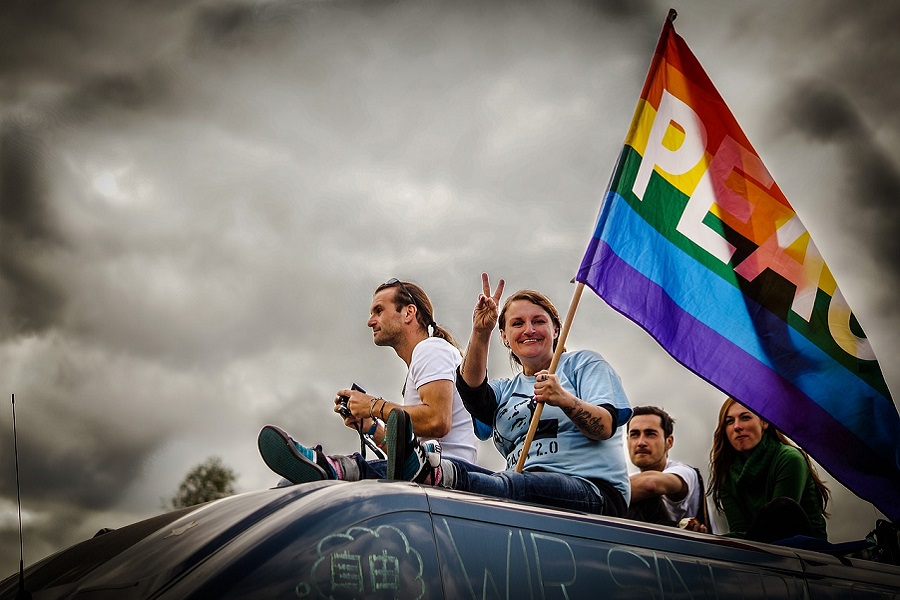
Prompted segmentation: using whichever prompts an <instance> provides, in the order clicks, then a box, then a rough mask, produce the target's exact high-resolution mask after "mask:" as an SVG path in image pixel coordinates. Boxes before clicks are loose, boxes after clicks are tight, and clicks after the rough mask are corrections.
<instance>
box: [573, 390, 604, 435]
mask: <svg viewBox="0 0 900 600" xmlns="http://www.w3.org/2000/svg"><path fill="white" fill-rule="evenodd" d="M563 412H565V413H566V414H567V415H568V416H569V418H570V419H571V420H572V422H573V423H575V425H576V426H577V427H578V429H580V430H581V431H582V432H583V433H584V434H585V435H586V436H588V437H589V438H592V439H598V440H599V439H603V438H604V437H605V436H606V426H605V425H604V424H603V418H602V417H600V416H595V415H593V414H591V412H590V411H589V410H588V409H587V408H585V406H584V402H582V401H581V400H580V399H576V400H575V405H574V406H572V407H571V408H568V409H563Z"/></svg>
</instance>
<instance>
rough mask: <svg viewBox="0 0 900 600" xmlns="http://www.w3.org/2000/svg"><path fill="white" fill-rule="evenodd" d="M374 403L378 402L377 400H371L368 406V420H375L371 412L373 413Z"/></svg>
mask: <svg viewBox="0 0 900 600" xmlns="http://www.w3.org/2000/svg"><path fill="white" fill-rule="evenodd" d="M376 402H378V398H372V402H371V403H370V404H369V418H370V419H374V418H375V415H374V414H373V412H374V411H375V403H376ZM370 435H371V434H370Z"/></svg>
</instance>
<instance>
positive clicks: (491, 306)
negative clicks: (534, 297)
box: [472, 273, 505, 335]
mask: <svg viewBox="0 0 900 600" xmlns="http://www.w3.org/2000/svg"><path fill="white" fill-rule="evenodd" d="M504 283H505V282H504V281H503V280H502V279H501V280H500V281H499V282H498V283H497V289H496V290H495V291H494V293H493V294H491V282H490V280H489V279H488V274H487V273H482V274H481V287H482V290H483V292H482V293H481V294H479V296H478V301H477V302H476V303H475V312H474V313H473V314H472V331H473V332H478V333H481V334H487V335H490V333H491V332H492V331H493V330H494V327H496V326H497V318H498V314H499V308H498V307H499V305H500V296H501V295H502V294H503V286H504Z"/></svg>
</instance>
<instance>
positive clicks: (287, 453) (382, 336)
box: [258, 279, 476, 483]
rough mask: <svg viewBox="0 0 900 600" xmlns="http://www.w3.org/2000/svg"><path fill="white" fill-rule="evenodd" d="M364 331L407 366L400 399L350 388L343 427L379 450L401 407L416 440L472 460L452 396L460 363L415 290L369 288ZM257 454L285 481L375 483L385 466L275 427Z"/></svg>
mask: <svg viewBox="0 0 900 600" xmlns="http://www.w3.org/2000/svg"><path fill="white" fill-rule="evenodd" d="M367 325H368V327H370V328H371V329H372V338H373V341H374V342H375V345H376V346H384V347H388V348H392V349H393V350H394V351H395V352H396V353H397V356H399V357H400V358H401V359H403V362H405V363H406V365H407V366H408V367H409V372H408V374H407V377H406V381H405V382H404V384H403V393H402V396H403V397H402V398H401V399H400V400H399V401H397V402H391V401H388V400H385V399H384V398H381V397H376V396H372V395H369V394H367V393H365V392H363V391H360V390H355V389H342V390H338V392H337V397H336V398H335V399H334V403H335V406H334V411H335V412H336V413H339V414H341V416H342V417H343V418H344V424H345V425H347V427H350V428H352V429H356V430H358V431H360V432H365V434H366V435H368V436H369V438H371V439H372V440H373V441H374V442H375V443H376V444H378V445H379V446H382V447H383V444H384V433H385V430H384V422H385V421H386V419H387V417H388V415H389V414H390V412H391V410H393V409H394V408H400V407H402V408H403V409H404V410H405V411H406V412H407V413H408V414H409V417H410V419H411V421H412V426H413V429H414V431H415V432H416V435H418V436H419V437H420V438H422V439H425V440H437V441H438V442H439V444H440V447H441V451H442V452H443V453H444V454H445V455H449V456H455V457H458V458H460V459H463V460H466V461H469V462H475V456H476V441H475V430H474V427H473V425H472V418H471V417H470V416H469V413H468V412H466V409H465V408H464V407H463V404H462V400H461V399H460V396H459V393H458V392H457V391H456V386H455V379H456V368H457V367H458V366H459V364H460V362H461V361H462V356H461V355H460V352H459V349H458V348H457V346H456V342H455V341H454V340H453V337H452V336H451V335H450V332H449V331H447V330H446V329H444V328H443V327H441V326H440V325H438V324H437V323H436V322H435V320H434V307H433V306H432V303H431V300H430V299H429V297H428V295H427V294H426V293H425V291H424V290H423V289H422V288H421V287H419V286H418V285H416V284H414V283H411V282H408V281H401V280H399V279H391V280H389V281H387V282H386V283H383V284H381V285H380V286H378V288H377V289H376V290H375V293H374V295H373V298H372V305H371V308H370V310H369V321H368V323H367ZM258 445H259V451H260V454H261V455H262V458H263V460H264V461H265V463H266V465H268V466H269V468H270V469H272V470H273V471H275V472H276V473H278V474H279V475H281V476H282V477H284V478H285V479H286V480H288V481H290V482H292V483H303V482H307V481H316V480H321V479H343V480H347V481H357V480H359V479H380V478H384V477H385V474H386V462H385V461H383V460H381V461H366V460H365V459H364V458H363V457H362V456H361V455H360V454H358V453H356V454H353V455H350V456H345V455H331V456H329V455H326V454H325V453H324V451H323V450H322V447H321V446H316V447H311V448H310V447H307V446H304V445H302V444H300V443H298V442H296V441H295V440H294V439H292V438H291V437H290V436H289V435H288V434H287V433H286V432H285V431H284V430H282V429H280V428H279V427H276V426H275V425H266V426H265V427H263V428H262V430H261V431H260V433H259V438H258Z"/></svg>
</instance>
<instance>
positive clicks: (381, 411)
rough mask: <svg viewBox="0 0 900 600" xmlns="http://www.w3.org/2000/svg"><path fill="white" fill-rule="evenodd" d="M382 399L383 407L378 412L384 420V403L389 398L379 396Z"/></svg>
mask: <svg viewBox="0 0 900 600" xmlns="http://www.w3.org/2000/svg"><path fill="white" fill-rule="evenodd" d="M379 400H381V408H380V409H379V410H378V414H379V415H380V416H381V420H382V421H384V405H385V404H387V400H385V399H384V398H379Z"/></svg>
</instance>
